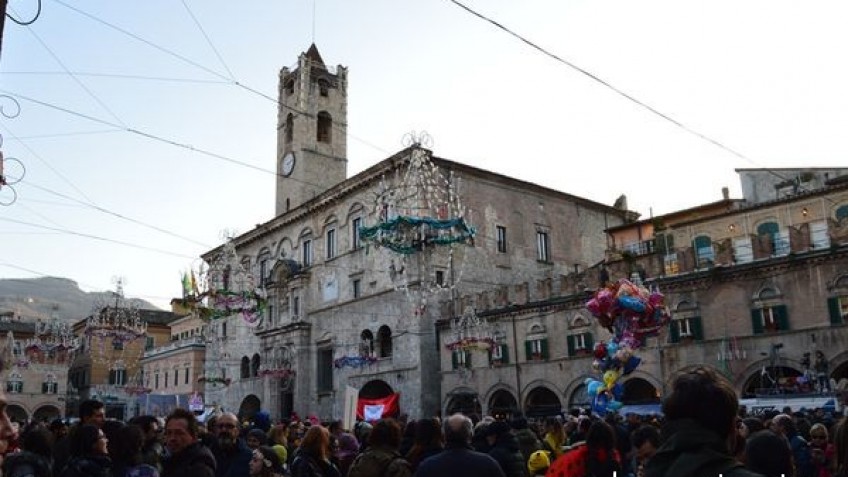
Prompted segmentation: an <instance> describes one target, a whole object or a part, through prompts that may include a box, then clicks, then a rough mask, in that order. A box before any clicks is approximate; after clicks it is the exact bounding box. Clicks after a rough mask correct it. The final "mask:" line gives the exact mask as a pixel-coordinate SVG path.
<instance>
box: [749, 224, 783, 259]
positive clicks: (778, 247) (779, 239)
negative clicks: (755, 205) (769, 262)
mask: <svg viewBox="0 0 848 477" xmlns="http://www.w3.org/2000/svg"><path fill="white" fill-rule="evenodd" d="M757 235H759V236H760V237H763V238H766V240H767V241H768V242H770V243H771V253H772V255H786V254H788V253H789V231H788V230H785V231H782V232H781V230H780V226H779V225H778V224H777V222H763V223H762V224H760V225H758V226H757Z"/></svg>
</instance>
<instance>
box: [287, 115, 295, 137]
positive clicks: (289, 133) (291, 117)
mask: <svg viewBox="0 0 848 477" xmlns="http://www.w3.org/2000/svg"><path fill="white" fill-rule="evenodd" d="M293 137H294V115H293V114H292V113H289V115H288V116H286V144H291V142H292V138H293Z"/></svg>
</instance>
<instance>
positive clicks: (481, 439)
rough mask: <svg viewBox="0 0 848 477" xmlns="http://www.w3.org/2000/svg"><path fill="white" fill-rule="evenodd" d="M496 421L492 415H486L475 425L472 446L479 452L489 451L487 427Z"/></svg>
mask: <svg viewBox="0 0 848 477" xmlns="http://www.w3.org/2000/svg"><path fill="white" fill-rule="evenodd" d="M493 422H495V418H493V417H492V416H484V417H483V418H482V419H480V422H478V423H477V424H475V425H474V433H473V434H472V435H471V447H473V448H474V450H476V451H477V452H483V453H488V452H489V441H488V440H487V439H486V428H488V427H489V424H491V423H493Z"/></svg>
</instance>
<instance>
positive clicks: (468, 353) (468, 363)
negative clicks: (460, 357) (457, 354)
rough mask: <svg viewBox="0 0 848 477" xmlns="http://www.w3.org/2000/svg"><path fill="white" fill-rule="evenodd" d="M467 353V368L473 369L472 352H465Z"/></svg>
mask: <svg viewBox="0 0 848 477" xmlns="http://www.w3.org/2000/svg"><path fill="white" fill-rule="evenodd" d="M463 353H465V367H466V368H469V369H471V351H463Z"/></svg>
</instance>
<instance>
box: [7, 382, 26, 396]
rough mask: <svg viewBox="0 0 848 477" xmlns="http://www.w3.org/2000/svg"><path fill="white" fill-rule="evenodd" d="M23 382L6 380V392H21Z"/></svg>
mask: <svg viewBox="0 0 848 477" xmlns="http://www.w3.org/2000/svg"><path fill="white" fill-rule="evenodd" d="M23 389H24V383H23V381H7V382H6V392H7V393H12V394H18V393H21V392H23Z"/></svg>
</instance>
